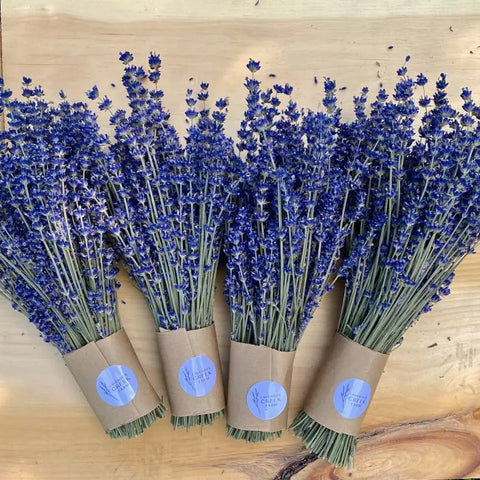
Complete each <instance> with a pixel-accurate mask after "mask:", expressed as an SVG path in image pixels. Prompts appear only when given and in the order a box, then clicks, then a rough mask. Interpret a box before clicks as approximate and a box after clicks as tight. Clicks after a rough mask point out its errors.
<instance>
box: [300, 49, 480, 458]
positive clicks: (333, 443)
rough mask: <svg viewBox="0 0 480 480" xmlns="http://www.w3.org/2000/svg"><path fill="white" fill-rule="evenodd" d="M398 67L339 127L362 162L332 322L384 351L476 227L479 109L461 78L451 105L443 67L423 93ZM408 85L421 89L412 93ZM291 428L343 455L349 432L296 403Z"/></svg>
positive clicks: (441, 282) (323, 450) (435, 290)
mask: <svg viewBox="0 0 480 480" xmlns="http://www.w3.org/2000/svg"><path fill="white" fill-rule="evenodd" d="M408 60H409V57H407V61H408ZM398 74H399V76H400V80H399V81H398V83H397V85H396V87H395V91H394V94H393V98H392V99H388V95H387V94H386V92H385V90H383V89H381V90H380V91H379V93H378V95H377V98H376V101H375V102H373V103H372V104H371V111H370V113H369V115H367V113H366V112H365V105H366V102H367V89H364V90H363V92H362V94H361V96H359V97H357V98H356V99H355V106H356V113H357V116H356V120H355V121H354V122H353V123H350V124H347V125H344V126H343V127H342V128H341V129H340V134H339V144H340V145H341V148H342V149H343V152H344V155H346V156H351V157H355V159H356V160H357V161H359V162H360V163H361V164H363V165H364V166H365V176H364V185H365V189H366V192H367V196H366V209H365V215H364V218H363V219H362V220H361V221H360V222H358V223H357V224H356V225H355V226H354V228H353V229H352V231H351V235H350V237H349V240H348V242H347V252H346V258H345V261H344V262H343V266H342V268H341V271H340V275H341V276H343V277H344V278H345V282H346V288H345V294H344V299H343V306H342V311H341V315H340V319H339V323H338V329H337V331H338V332H339V333H341V334H342V335H344V336H345V337H347V338H349V339H352V340H353V341H354V342H358V343H359V344H361V345H363V346H365V347H367V348H369V349H372V350H375V351H377V352H381V353H385V354H389V353H390V352H391V351H392V350H393V349H394V348H396V347H398V346H399V345H400V344H401V342H402V338H403V335H404V332H405V331H406V330H407V329H408V328H410V327H411V326H412V325H413V324H414V322H415V321H416V320H417V319H418V317H419V316H420V315H421V314H422V313H424V312H428V311H430V310H431V308H432V305H433V304H434V303H435V302H438V301H439V300H440V299H441V298H442V297H443V296H445V295H447V294H449V293H450V290H449V285H450V283H451V281H452V279H453V276H454V271H455V268H456V267H457V265H458V264H459V263H460V262H461V261H462V260H463V258H464V257H465V256H466V255H467V254H468V253H471V252H472V251H473V248H474V246H475V244H476V243H477V242H478V240H479V237H480V149H479V145H480V123H479V119H480V109H479V108H478V107H477V106H476V105H475V104H474V103H473V101H472V97H471V92H470V91H469V90H468V89H466V88H465V89H463V91H462V94H461V98H462V100H463V112H459V111H457V110H456V109H454V108H452V106H451V105H450V103H449V100H448V97H447V93H446V87H447V82H446V77H445V75H444V74H442V75H441V76H440V77H439V79H438V81H437V83H436V91H435V93H434V94H433V96H432V98H429V97H427V96H426V94H425V88H424V86H425V84H426V83H427V79H426V78H425V76H424V75H422V74H420V75H418V77H417V78H416V79H415V80H414V79H412V78H409V77H408V75H407V69H406V66H405V65H404V66H403V67H402V68H401V69H399V71H398ZM416 89H420V90H423V94H420V95H419V96H420V98H419V99H418V101H417V100H415V96H414V90H416ZM419 107H420V108H419ZM420 109H422V110H423V115H419V111H420ZM418 117H421V118H418ZM416 122H418V125H419V127H418V130H417V129H415V128H414V126H415V125H416V124H417V123H416ZM292 428H293V430H294V432H295V434H296V435H298V436H299V437H300V438H302V440H303V441H304V443H305V444H306V446H307V447H308V448H309V449H311V450H312V451H313V452H314V453H315V454H317V455H318V456H320V457H323V458H326V459H327V460H328V461H329V462H331V463H332V464H334V465H338V466H347V465H351V464H352V463H353V458H354V454H355V446H356V441H355V437H354V436H353V435H347V434H344V433H337V432H335V431H333V430H330V429H328V428H326V427H325V426H322V425H320V424H319V423H317V422H316V421H315V420H314V419H312V418H311V417H310V416H309V415H307V414H306V413H305V412H301V413H300V414H299V415H298V416H297V418H296V419H295V421H294V423H293V425H292Z"/></svg>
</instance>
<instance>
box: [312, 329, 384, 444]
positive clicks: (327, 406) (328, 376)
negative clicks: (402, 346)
mask: <svg viewBox="0 0 480 480" xmlns="http://www.w3.org/2000/svg"><path fill="white" fill-rule="evenodd" d="M387 360H388V355H386V354H383V353H379V352H375V351H374V350H371V349H369V348H367V347H364V346H363V345H360V344H359V343H357V342H354V341H352V340H350V339H348V338H346V337H344V336H343V335H341V334H339V333H338V332H337V333H336V334H335V337H334V339H333V342H332V346H331V350H330V352H329V355H328V358H327V360H326V361H325V363H324V364H323V365H322V367H321V369H320V371H319V373H318V375H317V377H316V381H315V383H314V384H313V386H312V388H311V389H310V393H309V395H308V398H307V400H306V402H305V406H304V411H305V412H306V413H307V414H308V415H309V416H310V417H312V418H313V419H314V420H316V421H317V422H318V423H320V424H321V425H323V426H324V427H327V428H329V429H330V430H334V431H335V432H338V433H346V434H348V435H356V434H357V433H358V432H359V430H360V426H361V424H362V421H363V418H364V417H365V414H366V412H367V409H368V405H369V404H370V401H371V399H372V398H373V395H374V393H375V390H376V388H377V385H378V381H379V380H380V376H381V375H382V373H383V369H384V367H385V364H386V363H387ZM348 379H360V380H363V381H364V382H367V383H368V384H369V385H370V388H371V395H370V398H369V399H367V400H365V398H361V399H360V401H362V402H363V401H367V402H368V403H367V407H366V408H365V410H364V412H363V413H362V414H361V415H359V416H358V417H356V418H352V419H350V418H346V417H344V416H342V415H340V413H338V411H337V409H336V408H335V405H334V392H335V389H336V388H337V386H338V385H339V384H340V383H341V382H343V381H345V380H348Z"/></svg>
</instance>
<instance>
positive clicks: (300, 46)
mask: <svg viewBox="0 0 480 480" xmlns="http://www.w3.org/2000/svg"><path fill="white" fill-rule="evenodd" d="M255 2H256V0H248V1H240V0H226V1H219V0H218V1H214V0H204V1H201V2H200V1H197V2H194V1H189V0H181V1H178V0H177V1H175V2H174V1H169V0H136V1H127V0H108V1H103V2H96V1H93V0H87V1H84V2H73V1H72V0H1V14H2V18H1V25H2V65H3V74H4V77H5V79H6V82H7V84H8V85H9V86H10V87H12V88H13V89H14V90H15V91H16V92H18V91H19V84H20V79H21V77H22V75H27V76H31V77H33V79H34V81H35V82H38V83H40V84H42V85H43V87H44V88H45V90H46V92H47V97H49V98H53V97H54V95H55V94H56V92H58V91H59V90H60V89H61V88H63V89H64V90H65V91H66V92H67V94H68V96H69V98H70V99H83V98H84V97H83V94H84V92H85V91H86V90H87V89H88V88H89V87H91V86H92V85H93V84H94V83H95V84H97V85H98V86H99V88H100V92H101V94H108V95H109V96H111V97H112V98H113V100H114V101H115V104H116V105H117V106H120V105H122V102H124V101H123V100H122V91H121V81H120V76H121V65H120V63H119V62H118V61H117V57H118V52H119V51H123V50H130V51H132V52H133V53H134V54H135V55H136V57H137V59H138V60H139V61H143V60H145V59H146V56H147V55H148V53H149V52H150V51H151V50H153V51H157V52H158V53H161V55H162V59H163V73H162V80H161V82H162V88H163V89H164V90H165V92H166V98H165V102H166V104H167V106H168V107H169V109H170V110H171V112H172V119H173V121H174V122H175V124H176V125H178V126H179V128H180V129H182V128H184V123H183V118H182V115H183V111H184V109H185V104H184V101H183V95H184V91H185V90H186V88H188V86H189V85H192V84H193V86H195V85H198V83H199V82H200V81H201V80H205V81H208V82H210V84H211V87H212V88H211V91H212V96H220V95H221V96H229V98H230V103H231V108H230V110H231V111H230V116H229V119H228V130H229V132H231V133H233V132H234V131H235V129H236V126H237V125H238V121H239V119H240V118H241V114H242V108H243V99H244V96H245V92H244V88H243V86H242V83H243V77H244V75H245V68H244V65H245V64H246V62H247V61H248V59H249V58H250V57H252V58H254V59H258V60H261V61H262V64H263V70H262V72H263V77H262V75H259V78H263V79H265V81H266V82H269V81H270V82H271V81H272V80H275V81H278V82H286V81H288V82H290V83H291V84H293V85H294V87H295V90H294V96H295V98H296V99H297V100H298V102H299V103H300V104H302V105H305V106H310V107H313V108H315V107H316V106H317V105H318V104H319V102H320V101H321V80H322V78H323V77H324V76H331V77H333V78H335V79H336V80H337V82H338V85H339V86H345V87H347V89H346V90H344V91H341V92H339V98H340V102H341V104H342V108H343V109H344V112H345V115H346V117H347V118H349V117H351V115H352V108H351V101H350V99H351V97H352V95H353V94H356V93H358V91H359V90H360V88H361V86H363V85H368V86H369V87H371V88H372V89H374V90H375V89H376V88H378V86H379V83H380V82H383V83H384V85H386V86H387V87H388V86H391V85H392V84H393V82H394V81H395V70H396V68H397V67H398V66H401V65H402V63H403V60H404V57H405V56H406V55H411V56H412V60H411V62H410V70H411V71H412V73H414V74H416V73H418V72H420V71H422V72H423V73H425V74H426V75H427V76H429V77H430V79H431V80H432V81H433V80H434V79H435V78H436V77H437V75H438V74H439V73H440V72H442V71H445V72H446V73H447V74H448V79H449V83H450V87H449V88H450V91H451V92H452V94H453V93H455V94H456V93H457V92H459V89H460V87H461V86H464V85H468V86H470V87H471V88H472V89H473V90H474V92H475V93H476V94H477V99H479V98H480V2H478V1H476V0H471V1H466V0H463V1H462V0H458V1H456V2H445V1H442V0H429V1H426V0H418V1H416V2H413V1H407V0H404V1H398V0H395V1H394V0H383V1H376V0H375V1H372V0H369V1H364V2H355V1H354V0H343V1H337V2H325V1H318V0H309V1H297V2H291V1H287V0H281V1H278V0H277V1H274V0H259V1H257V2H256V3H255ZM360 3H362V7H361V8H359V6H358V4H360ZM389 46H393V48H391V49H389V48H388V47H389ZM269 74H275V75H276V78H275V79H272V78H269V77H268V75H269ZM315 76H316V77H317V78H318V79H319V84H318V85H317V84H316V83H315V82H314V77H315ZM190 77H193V78H194V80H193V81H192V82H189V78H190ZM112 84H113V85H112ZM114 85H115V86H114ZM457 105H458V102H457ZM102 121H103V122H104V120H102ZM181 131H182V130H181ZM479 269H480V258H479V257H478V256H475V255H472V256H471V257H470V258H468V259H467V260H466V261H465V262H464V263H463V264H462V265H461V267H460V268H459V269H458V274H457V277H456V279H455V280H454V283H453V285H452V294H451V295H450V296H449V297H448V298H447V299H445V300H444V301H442V302H441V303H440V304H438V305H436V306H435V308H434V310H433V312H431V313H429V314H427V315H425V316H424V317H423V318H422V319H421V321H420V322H419V323H418V324H417V325H416V326H415V327H414V328H412V329H411V330H410V331H409V332H408V333H407V335H406V337H405V341H404V344H403V345H402V346H401V348H400V349H398V350H396V351H395V352H394V353H393V354H392V355H391V359H390V360H389V362H388V364H387V367H386V370H385V373H384V375H383V377H382V380H381V382H380V385H379V388H378V391H377V393H376V396H375V399H374V401H373V403H372V405H371V408H370V409H369V412H368V414H367V418H366V420H365V423H364V425H363V428H362V432H363V433H362V438H361V439H360V441H359V449H358V455H357V459H356V467H355V469H354V470H352V471H346V470H341V469H334V468H333V467H331V466H330V465H328V464H327V463H326V462H323V461H316V462H312V463H310V464H309V465H308V466H306V467H305V468H304V469H303V470H301V471H299V472H298V473H296V474H295V475H293V477H292V478H294V479H296V480H300V479H302V480H306V479H309V480H313V479H362V480H363V479H389V480H392V479H393V480H394V479H401V480H411V479H412V480H413V479H418V480H420V479H422V480H426V479H434V478H436V479H439V478H440V479H446V478H464V477H468V476H470V477H474V476H480V421H479V420H480V273H479ZM120 280H121V282H122V288H121V290H120V294H119V298H120V299H121V302H120V307H121V314H122V319H123V321H124V325H125V328H126V330H127V332H128V334H129V335H130V336H131V338H132V341H133V343H134V345H135V347H136V348H137V351H138V352H139V356H140V358H141V360H142V362H143V364H144V366H145V368H146V371H147V373H148V375H149V377H150V379H151V381H152V383H154V384H155V386H156V387H157V388H158V389H162V388H163V387H162V379H161V377H160V375H159V373H158V372H159V359H158V355H157V352H156V346H155V342H154V338H153V323H152V322H151V319H150V317H149V313H148V311H147V308H146V306H145V304H144V301H143V299H142V297H141V295H140V293H139V292H138V291H137V290H136V289H135V288H134V287H133V286H132V285H131V283H130V282H129V280H128V278H127V277H126V275H125V274H124V273H122V274H121V278H120ZM221 282H222V278H221V275H220V277H219V280H218V288H217V295H216V298H215V320H216V323H217V330H218V335H219V344H220V348H221V356H222V361H223V363H224V366H225V371H226V370H227V365H228V330H229V315H228V310H227V307H226V305H225V302H224V300H223V298H222V288H221ZM339 300H340V292H339V291H334V292H333V293H332V294H330V295H329V296H328V297H327V298H325V299H324V300H323V302H322V304H321V306H320V308H319V309H318V311H317V313H316V315H315V317H314V319H313V321H312V323H311V324H310V326H309V327H308V330H307V332H306V334H305V335H304V338H303V340H302V342H301V344H300V347H299V350H298V354H297V356H296V360H295V369H294V378H293V387H292V390H293V393H292V398H291V405H290V412H289V413H290V418H293V417H294V415H295V413H296V412H297V411H298V409H299V408H300V407H301V404H302V400H303V398H304V395H305V393H306V390H307V387H308V384H309V382H310V381H311V380H312V377H313V375H314V373H315V369H316V367H317V366H318V365H319V363H320V362H321V360H322V357H323V355H324V353H325V349H326V346H327V344H328V341H329V339H330V337H331V335H332V332H333V329H334V325H335V321H336V318H337V314H338V309H339ZM306 454H307V452H306V451H305V450H304V448H303V447H302V445H301V443H300V442H299V441H298V440H297V439H295V438H294V437H293V435H292V434H291V433H290V432H285V433H284V435H283V437H282V438H281V439H280V440H277V441H275V442H270V443H265V444H257V445H249V444H246V443H241V442H237V441H234V440H232V439H226V438H225V423H224V421H218V422H217V423H216V424H215V425H214V426H213V427H210V428H206V429H204V431H203V432H200V431H199V430H198V429H194V430H191V431H189V432H184V431H173V429H172V427H171V426H170V423H169V421H168V420H163V421H160V422H158V424H156V425H155V426H153V427H152V428H150V429H149V430H148V431H147V432H145V434H144V435H142V436H141V437H139V438H137V439H135V440H126V441H113V440H110V439H108V438H107V437H106V436H105V435H104V434H103V432H102V430H101V428H100V427H99V424H97V421H96V419H95V417H94V415H93V414H92V412H91V411H90V409H89V407H88V405H87V403H86V401H85V399H84V397H83V396H82V393H81V392H80V391H79V388H78V387H77V385H76V384H75V382H74V380H73V378H72V377H71V375H70V373H69V372H68V370H67V369H66V368H65V366H64V364H63V361H62V358H61V356H60V355H59V354H58V353H57V351H56V350H55V349H54V348H53V347H51V346H49V345H47V344H44V343H43V342H42V341H41V340H40V339H39V338H38V335H37V332H36V330H35V329H34V328H33V327H32V326H31V325H30V324H29V323H28V321H27V320H26V319H25V318H24V317H22V315H20V314H18V313H15V312H14V311H13V310H12V309H11V308H10V307H9V304H8V302H6V301H4V300H1V301H0V480H44V479H45V480H47V479H48V480H64V479H79V480H80V479H82V480H84V479H87V480H88V479H102V480H123V479H138V480H147V479H153V478H155V479H157V478H158V479H175V480H181V479H207V480H210V479H217V478H218V479H225V480H245V479H255V480H260V479H273V478H274V477H275V476H276V475H277V474H278V473H279V472H280V471H282V469H284V468H285V467H286V466H288V465H290V466H291V469H290V473H291V472H292V471H294V470H296V469H298V468H300V466H301V465H302V459H303V458H304V457H305V455H306ZM290 473H289V474H288V475H285V476H284V477H283V478H290V476H289V475H290ZM278 478H280V476H279V477H278Z"/></svg>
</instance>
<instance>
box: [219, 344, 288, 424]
mask: <svg viewBox="0 0 480 480" xmlns="http://www.w3.org/2000/svg"><path fill="white" fill-rule="evenodd" d="M294 358H295V352H280V351H279V350H275V349H273V348H268V347H265V346H258V345H250V344H247V343H239V342H231V347H230V372H229V380H228V402H227V423H228V425H230V426H232V427H235V428H239V429H241V430H253V431H259V432H278V431H280V430H284V429H285V428H287V422H288V401H287V405H286V407H285V408H284V410H283V411H282V412H281V413H280V415H278V416H277V417H275V418H273V419H271V420H262V419H260V418H257V417H256V416H255V415H253V414H252V413H251V411H250V409H249V408H248V404H247V394H248V391H249V390H250V387H252V386H253V385H255V384H256V383H258V382H261V381H264V380H269V381H274V382H278V383H280V384H281V385H282V386H283V388H284V389H285V390H286V392H287V399H288V398H289V396H290V384H291V381H292V370H293V360H294Z"/></svg>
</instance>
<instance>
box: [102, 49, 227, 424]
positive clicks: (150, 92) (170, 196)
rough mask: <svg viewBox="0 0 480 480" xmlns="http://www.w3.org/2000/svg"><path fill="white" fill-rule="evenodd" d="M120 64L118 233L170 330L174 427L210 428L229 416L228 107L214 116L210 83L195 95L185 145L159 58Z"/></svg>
mask: <svg viewBox="0 0 480 480" xmlns="http://www.w3.org/2000/svg"><path fill="white" fill-rule="evenodd" d="M120 59H121V60H122V61H123V62H124V64H125V65H126V66H125V71H124V76H123V85H124V87H125V89H126V92H127V97H128V102H129V112H128V114H127V112H126V111H123V110H118V111H116V112H114V113H113V114H112V116H111V123H112V124H113V125H114V126H115V143H114V145H113V146H112V150H113V152H114V155H115V164H114V165H113V164H112V165H113V167H114V168H111V169H110V185H111V204H112V211H113V212H114V213H113V217H112V222H111V224H110V231H111V232H112V233H113V235H114V237H115V239H116V241H117V245H118V248H119V250H120V252H121V255H122V257H123V259H124V260H125V263H126V265H127V268H128V270H129V273H130V276H131V278H132V279H133V281H134V282H135V283H136V285H138V287H139V288H140V289H141V291H142V292H143V294H144V295H145V298H146V300H147V303H148V305H149V307H150V310H151V312H152V315H153V319H154V321H155V324H156V326H157V327H158V329H159V330H160V335H159V343H160V354H161V357H162V363H163V367H164V374H165V377H166V381H167V389H168V391H169V397H170V403H171V408H172V424H173V425H174V427H175V428H176V427H186V428H188V427H191V426H195V425H207V424H211V423H212V422H213V421H214V420H215V419H216V418H217V417H219V416H220V415H222V413H223V409H224V395H223V385H222V379H221V370H220V364H219V360H218V348H217V345H216V337H215V332H214V327H213V294H214V289H215V278H216V272H217V267H218V259H219V253H220V249H221V237H222V234H223V225H224V217H225V215H226V213H227V211H228V210H229V209H230V203H231V197H232V193H233V191H234V180H233V178H232V176H231V165H232V162H233V159H234V157H233V153H232V152H233V145H232V141H231V140H230V139H229V138H227V136H226V135H225V133H224V126H223V125H224V121H225V116H226V111H227V101H226V100H223V99H220V100H218V101H217V102H216V109H214V110H210V109H209V108H208V106H207V102H208V97H209V93H208V84H206V83H202V84H201V85H200V92H199V93H198V95H197V96H196V97H195V96H194V94H193V91H192V90H188V92H187V98H186V103H187V107H188V109H187V111H186V119H187V123H188V128H187V137H186V147H182V145H181V144H180V141H179V138H178V135H177V132H176V130H175V128H174V127H173V126H172V125H171V123H170V121H169V117H170V115H169V113H168V112H167V111H166V110H165V108H164V106H163V104H162V97H163V92H162V91H161V90H160V89H158V81H159V78H160V66H161V60H160V57H159V56H158V55H156V54H153V53H152V54H151V55H150V57H149V70H148V72H146V71H145V70H144V69H143V68H142V67H138V66H134V65H132V64H131V62H132V60H133V56H132V55H131V54H130V53H129V52H125V53H122V54H121V55H120ZM145 81H147V82H149V83H150V87H148V86H144V83H145ZM94 94H95V92H94ZM108 106H109V102H108V100H103V101H102V102H101V108H106V107H108ZM205 332H210V333H208V334H207V333H205ZM168 333H172V335H168ZM201 335H205V338H204V339H203V340H200V339H199V338H200V337H199V336H201ZM194 337H195V338H196V340H195V338H194ZM207 337H208V338H207ZM182 352H183V353H182ZM180 360H181V361H180ZM212 362H213V363H212ZM199 379H201V381H199ZM215 392H216V393H215ZM202 402H203V403H202ZM202 405H203V406H202Z"/></svg>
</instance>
